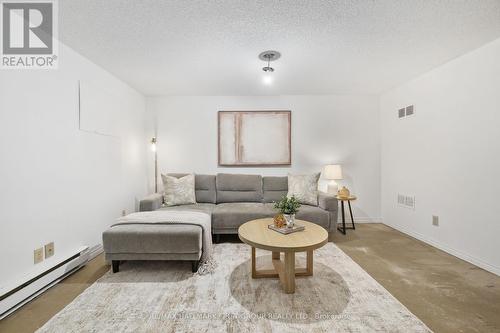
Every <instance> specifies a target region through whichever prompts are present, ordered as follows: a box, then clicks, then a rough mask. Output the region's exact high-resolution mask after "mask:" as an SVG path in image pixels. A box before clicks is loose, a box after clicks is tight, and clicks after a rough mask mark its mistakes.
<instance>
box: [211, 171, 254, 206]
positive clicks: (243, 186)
mask: <svg viewBox="0 0 500 333" xmlns="http://www.w3.org/2000/svg"><path fill="white" fill-rule="evenodd" d="M216 186H217V203H223V202H262V176H260V175H237V174H228V173H219V174H217V177H216Z"/></svg>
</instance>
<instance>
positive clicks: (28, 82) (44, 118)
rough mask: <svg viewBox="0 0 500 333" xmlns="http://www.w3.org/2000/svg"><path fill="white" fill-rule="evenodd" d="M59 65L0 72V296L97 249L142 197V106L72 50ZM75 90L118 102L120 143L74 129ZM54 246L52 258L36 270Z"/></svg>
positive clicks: (144, 145)
mask: <svg viewBox="0 0 500 333" xmlns="http://www.w3.org/2000/svg"><path fill="white" fill-rule="evenodd" d="M59 59H60V63H59V69H58V70H24V71H22V70H2V71H0V159H1V163H0V190H1V192H0V249H1V251H0V271H1V272H0V289H1V287H2V286H4V288H7V287H8V286H10V284H11V283H15V282H20V281H21V280H22V279H23V278H25V277H28V276H32V275H34V274H36V273H38V272H40V271H41V270H42V269H43V268H46V267H49V266H51V265H53V264H54V263H56V262H57V261H58V260H59V259H61V258H64V257H65V255H66V254H68V253H71V252H72V251H74V250H75V249H77V248H79V247H80V246H83V245H88V246H90V247H92V246H95V245H97V244H100V243H101V233H102V231H103V230H104V229H105V228H106V227H107V226H109V225H110V224H111V223H112V222H113V220H114V219H115V218H116V217H117V216H120V214H121V211H122V209H126V210H127V211H128V212H130V211H133V210H135V208H136V204H137V203H136V199H137V198H139V197H142V196H143V195H144V194H146V192H147V191H146V184H147V182H146V173H145V170H146V165H145V156H146V155H145V151H146V149H147V142H146V136H145V132H144V130H145V99H144V97H143V96H142V95H141V94H139V93H137V92H136V91H135V90H133V89H131V88H130V87H128V86H127V85H125V84H124V83H122V82H121V81H119V80H117V79H116V78H114V77H113V76H111V75H110V74H109V73H108V72H106V71H104V70H103V69H101V68H100V67H98V66H96V65H95V64H93V63H91V62H90V61H88V60H86V59H85V58H83V57H81V56H80V55H78V54H76V53H75V52H74V51H72V50H71V49H69V48H66V47H64V46H61V47H60V56H59ZM78 80H82V81H84V82H86V83H87V84H88V85H91V86H94V87H105V88H106V90H107V91H112V92H113V93H114V94H115V95H116V96H117V97H118V98H119V99H120V102H121V105H122V106H123V108H122V113H121V119H119V123H120V135H119V136H118V137H110V136H103V135H97V134H94V133H88V132H84V131H80V130H79V129H78ZM96 89H97V88H96ZM97 102H99V101H97ZM97 104H99V103H97ZM101 112H106V110H101ZM117 121H118V120H117ZM51 241H54V242H55V253H56V255H55V256H54V257H51V258H49V259H47V260H45V261H44V262H43V263H42V264H37V265H34V264H33V250H34V249H35V248H37V247H40V246H43V245H44V244H46V243H49V242H51ZM7 285H8V286H7ZM0 291H5V290H0Z"/></svg>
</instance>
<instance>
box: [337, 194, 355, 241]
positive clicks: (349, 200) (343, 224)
mask: <svg viewBox="0 0 500 333" xmlns="http://www.w3.org/2000/svg"><path fill="white" fill-rule="evenodd" d="M335 198H337V200H338V201H340V206H341V208H342V228H341V227H337V230H338V231H340V232H341V233H343V234H344V235H345V234H346V230H347V229H353V230H355V229H356V227H355V226H354V217H353V215H352V208H351V201H354V200H356V199H357V198H356V196H354V195H351V196H349V197H339V196H338V195H336V196H335ZM346 201H347V204H348V205H349V213H350V214H351V223H352V228H350V227H349V228H348V227H346V226H345V212H344V202H346Z"/></svg>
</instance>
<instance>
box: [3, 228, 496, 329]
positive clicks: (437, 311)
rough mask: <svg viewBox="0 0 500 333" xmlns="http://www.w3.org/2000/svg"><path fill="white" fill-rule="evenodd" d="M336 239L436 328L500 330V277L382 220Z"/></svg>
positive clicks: (101, 266) (50, 303)
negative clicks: (387, 224) (392, 227)
mask: <svg viewBox="0 0 500 333" xmlns="http://www.w3.org/2000/svg"><path fill="white" fill-rule="evenodd" d="M228 240H230V239H228ZM233 240H234V239H233ZM332 240H333V241H334V242H335V243H336V244H337V245H338V246H339V247H340V248H341V249H342V250H343V251H344V252H345V253H347V254H348V255H349V256H350V257H351V258H352V259H353V260H354V261H356V262H357V263H358V264H359V265H360V266H361V267H362V268H363V269H364V270H365V271H367V272H368V273H369V274H370V275H371V276H372V277H373V278H375V279H376V280H377V281H378V282H379V283H380V284H381V285H382V286H384V287H385V288H386V289H387V290H388V291H389V292H390V293H391V294H392V295H394V296H395V297H396V298H397V299H398V300H399V301H400V302H401V303H403V304H404V305H405V306H406V307H407V308H408V309H409V310H410V311H411V312H413V313H414V314H415V315H416V316H417V317H419V318H420V319H421V320H422V321H423V322H424V323H426V324H427V326H429V327H430V328H431V329H432V330H433V331H435V332H453V333H455V332H500V277H498V276H496V275H494V274H491V273H488V272H486V271H484V270H482V269H480V268H478V267H476V266H474V265H471V264H469V263H467V262H465V261H462V260H460V259H457V258H456V257H453V256H451V255H449V254H446V253H444V252H442V251H440V250H438V249H436V248H434V247H432V246H429V245H427V244H425V243H422V242H420V241H418V240H416V239H414V238H411V237H408V236H406V235H404V234H402V233H400V232H398V231H396V230H394V229H391V228H389V227H387V226H385V225H382V224H360V225H358V226H357V228H356V230H355V231H352V230H349V231H348V233H347V236H344V235H342V234H340V233H336V234H334V235H333V236H332ZM108 269H109V267H108V266H106V265H105V263H104V259H103V256H102V255H101V256H98V257H97V258H95V259H94V260H92V261H91V262H90V263H89V264H88V265H87V266H85V267H84V268H82V269H81V270H80V271H78V272H76V273H75V274H73V275H72V276H70V277H68V278H66V279H65V280H64V281H62V282H61V283H59V284H57V285H56V286H54V287H53V288H51V289H49V290H48V291H47V292H45V293H44V294H43V295H41V296H39V297H38V298H36V299H35V300H33V301H31V302H30V303H28V304H26V305H25V306H23V307H22V308H21V309H19V310H17V311H16V312H14V313H13V314H12V315H10V316H9V317H7V318H5V319H4V320H2V321H0V332H15V333H23V332H33V331H34V330H36V329H37V328H39V327H41V326H42V325H43V324H44V323H45V322H46V321H48V320H49V319H50V318H51V317H52V316H54V315H55V314H56V313H57V312H59V311H60V310H61V309H62V308H63V307H64V306H65V305H66V304H68V303H70V302H71V301H72V300H73V299H74V298H75V297H76V296H78V295H79V294H80V293H82V292H83V291H84V290H85V289H86V288H87V287H88V286H90V285H91V284H92V283H94V282H95V281H96V280H97V279H98V278H99V277H101V276H102V275H103V274H104V273H105V272H106V271H107V270H108Z"/></svg>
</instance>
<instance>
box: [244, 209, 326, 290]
mask: <svg viewBox="0 0 500 333" xmlns="http://www.w3.org/2000/svg"><path fill="white" fill-rule="evenodd" d="M272 223H273V219H272V218H266V219H258V220H253V221H249V222H246V223H244V224H242V225H241V226H240V227H239V229H238V236H239V237H240V239H241V240H242V241H243V242H244V243H246V244H248V245H250V246H251V247H252V278H254V279H258V278H279V279H280V281H281V284H282V286H283V289H284V290H285V292H286V293H287V294H293V293H294V292H295V277H296V276H311V275H313V251H314V250H315V249H318V248H320V247H322V246H323V245H325V244H326V243H327V242H328V233H327V232H326V230H325V229H323V228H322V227H320V226H319V225H317V224H314V223H311V222H307V221H302V220H295V223H296V224H300V225H303V226H304V227H305V230H303V231H298V232H294V233H291V234H288V235H283V234H280V233H279V232H277V231H274V230H271V229H269V228H268V225H269V224H272ZM255 248H258V249H263V250H268V251H271V252H272V260H273V266H274V269H269V270H257V269H256V265H255ZM281 252H284V253H285V260H284V261H282V260H281V259H280V253H281ZM295 252H307V261H306V262H307V264H306V267H305V268H295Z"/></svg>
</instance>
